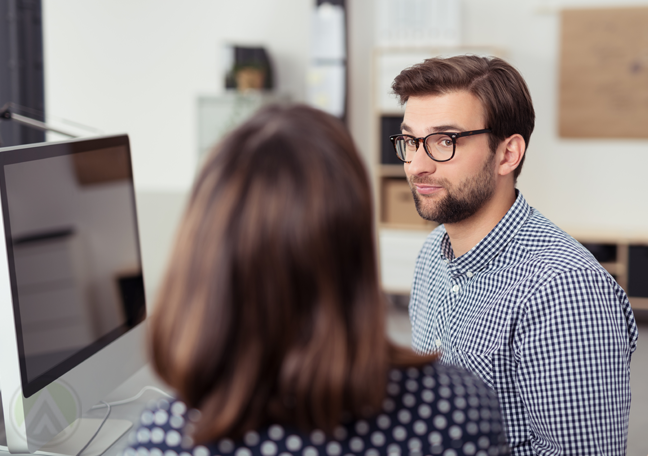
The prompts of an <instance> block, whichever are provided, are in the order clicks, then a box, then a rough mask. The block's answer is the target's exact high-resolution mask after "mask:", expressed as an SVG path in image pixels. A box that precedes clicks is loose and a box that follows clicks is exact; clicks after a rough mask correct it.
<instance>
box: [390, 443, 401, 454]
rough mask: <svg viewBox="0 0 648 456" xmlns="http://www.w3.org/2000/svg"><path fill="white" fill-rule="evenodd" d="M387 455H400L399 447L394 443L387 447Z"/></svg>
mask: <svg viewBox="0 0 648 456" xmlns="http://www.w3.org/2000/svg"><path fill="white" fill-rule="evenodd" d="M387 454H389V455H397V454H401V447H400V446H399V445H397V444H395V443H392V444H391V445H389V446H388V447H387Z"/></svg>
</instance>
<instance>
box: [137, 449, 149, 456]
mask: <svg viewBox="0 0 648 456" xmlns="http://www.w3.org/2000/svg"><path fill="white" fill-rule="evenodd" d="M137 456H149V451H148V450H147V449H146V448H144V447H139V448H138V449H137Z"/></svg>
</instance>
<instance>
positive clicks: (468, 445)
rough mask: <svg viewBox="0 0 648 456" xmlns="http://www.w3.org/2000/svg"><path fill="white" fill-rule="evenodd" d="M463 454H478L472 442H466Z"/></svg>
mask: <svg viewBox="0 0 648 456" xmlns="http://www.w3.org/2000/svg"><path fill="white" fill-rule="evenodd" d="M463 452H464V453H465V454H466V456H473V455H474V454H475V453H476V452H477V447H476V446H475V444H474V443H472V442H466V444H465V445H464V446H463Z"/></svg>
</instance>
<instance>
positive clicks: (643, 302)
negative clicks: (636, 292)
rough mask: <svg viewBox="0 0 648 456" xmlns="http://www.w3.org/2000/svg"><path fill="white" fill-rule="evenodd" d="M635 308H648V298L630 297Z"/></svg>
mask: <svg viewBox="0 0 648 456" xmlns="http://www.w3.org/2000/svg"><path fill="white" fill-rule="evenodd" d="M628 299H629V300H630V305H631V306H632V309H633V310H648V298H633V297H630V298H628Z"/></svg>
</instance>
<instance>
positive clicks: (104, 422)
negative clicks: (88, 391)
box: [76, 401, 112, 456]
mask: <svg viewBox="0 0 648 456" xmlns="http://www.w3.org/2000/svg"><path fill="white" fill-rule="evenodd" d="M101 402H102V403H103V404H105V405H106V407H108V411H107V412H106V416H104V419H103V421H102V422H101V424H100V425H99V427H98V428H97V430H96V431H95V433H94V434H92V437H90V440H88V443H86V444H85V445H84V446H83V448H81V449H80V450H79V452H78V453H77V454H76V456H81V453H83V451H84V450H85V449H86V448H88V445H90V444H91V443H92V441H93V440H94V439H95V437H96V436H97V434H99V431H101V428H102V427H103V425H104V424H106V420H108V417H109V416H110V411H111V410H112V407H111V406H110V404H109V403H107V402H104V401H101Z"/></svg>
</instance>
